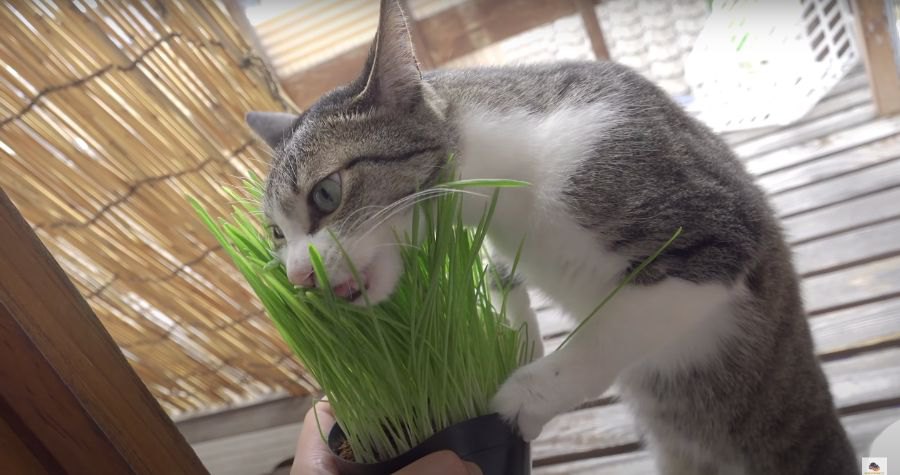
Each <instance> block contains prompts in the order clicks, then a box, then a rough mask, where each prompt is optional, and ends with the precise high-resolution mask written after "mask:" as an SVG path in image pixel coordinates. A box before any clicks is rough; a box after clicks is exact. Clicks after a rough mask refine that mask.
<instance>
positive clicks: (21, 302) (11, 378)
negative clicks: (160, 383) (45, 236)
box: [0, 190, 207, 475]
mask: <svg viewBox="0 0 900 475" xmlns="http://www.w3.org/2000/svg"><path fill="white" fill-rule="evenodd" d="M0 242H2V243H3V247H2V249H0V352H2V355H3V356H2V357H0V442H2V443H0V467H2V468H0V471H2V472H3V473H71V474H82V473H90V474H148V475H149V474H163V473H166V474H168V473H173V474H174V473H179V474H205V473H207V472H206V469H205V468H204V467H203V465H202V464H201V463H200V460H199V459H198V458H197V456H196V455H195V454H194V452H193V451H192V450H191V448H190V446H189V445H188V444H187V442H185V440H184V438H183V437H182V436H181V434H180V433H179V432H178V430H177V429H176V428H175V425H174V424H173V423H172V421H171V420H170V419H169V418H168V417H167V415H166V414H165V412H163V410H162V408H161V407H160V406H159V404H158V403H157V402H156V400H155V399H154V398H153V396H152V395H151V394H150V391H148V390H147V388H146V387H145V386H144V384H143V383H142V382H141V381H140V379H138V377H137V375H136V374H135V373H134V371H133V370H132V368H131V366H129V365H128V363H127V361H126V360H125V358H124V357H123V356H122V353H121V352H120V351H119V348H118V346H116V344H115V342H114V341H113V340H112V338H111V337H110V336H109V334H108V333H107V332H106V330H105V329H104V328H103V326H102V325H101V324H100V321H99V320H98V319H97V317H96V316H95V315H94V313H93V312H92V311H91V309H90V307H88V304H87V303H86V302H85V301H84V299H83V298H82V297H81V295H79V293H78V291H77V290H76V289H75V287H74V285H72V282H71V281H69V279H68V278H67V277H66V275H65V273H64V272H63V270H62V269H61V268H60V267H59V265H58V264H57V263H56V261H55V260H54V259H53V258H52V257H51V256H50V253H49V252H48V251H47V249H46V248H45V247H44V246H43V244H42V243H41V242H40V240H38V238H37V236H36V235H35V234H34V232H33V231H32V229H31V227H30V226H29V225H28V223H26V222H25V220H24V219H23V218H22V216H21V215H20V214H19V212H18V210H17V209H16V208H15V206H13V204H12V202H11V201H10V200H9V198H8V197H7V196H6V194H5V193H4V192H3V190H0ZM98 245H102V243H98Z"/></svg>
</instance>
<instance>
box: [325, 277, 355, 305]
mask: <svg viewBox="0 0 900 475" xmlns="http://www.w3.org/2000/svg"><path fill="white" fill-rule="evenodd" d="M332 291H333V292H334V295H337V296H338V297H341V298H343V299H347V300H350V301H353V300H356V299H357V298H359V297H360V295H362V292H361V291H360V290H359V284H358V283H357V282H356V279H353V278H350V279H348V280H347V281H345V282H344V283H341V284H338V285H336V286H335V287H333V288H332Z"/></svg>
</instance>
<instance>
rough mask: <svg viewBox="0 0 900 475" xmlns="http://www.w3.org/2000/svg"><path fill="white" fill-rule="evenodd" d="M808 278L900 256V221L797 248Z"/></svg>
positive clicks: (800, 267) (799, 268)
mask: <svg viewBox="0 0 900 475" xmlns="http://www.w3.org/2000/svg"><path fill="white" fill-rule="evenodd" d="M793 251H794V264H795V265H796V267H797V271H798V272H799V273H800V274H802V275H803V276H804V277H811V276H813V275H816V274H822V273H826V272H830V271H835V270H839V269H841V268H846V267H851V266H854V265H858V264H864V263H866V262H870V261H874V260H878V259H884V258H887V257H892V256H894V255H897V254H900V219H895V220H892V221H885V222H882V223H877V224H873V225H871V226H864V227H861V228H857V229H854V230H851V231H848V232H844V233H840V234H836V235H833V236H829V237H827V238H822V239H818V240H815V241H810V242H806V243H803V244H799V245H797V246H794V247H793Z"/></svg>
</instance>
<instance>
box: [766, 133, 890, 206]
mask: <svg viewBox="0 0 900 475" xmlns="http://www.w3.org/2000/svg"><path fill="white" fill-rule="evenodd" d="M897 157H900V135H894V136H891V137H888V138H886V139H882V140H879V141H877V142H874V143H871V144H869V145H864V146H862V147H859V148H855V149H852V150H848V151H846V152H843V153H839V154H835V155H832V156H829V157H825V158H821V159H819V160H814V161H812V162H808V163H807V164H804V165H801V166H797V167H794V168H789V169H787V170H782V171H780V172H776V173H771V174H768V175H765V176H762V177H760V178H759V179H757V183H758V184H759V185H760V186H761V187H762V188H763V190H765V191H766V193H768V194H770V195H776V194H779V193H784V192H787V191H791V190H795V189H797V188H800V187H803V186H806V185H812V184H814V183H817V182H819V181H822V180H827V179H829V178H835V177H838V176H841V175H844V174H847V173H853V172H855V171H858V170H862V169H865V168H868V167H870V166H875V165H877V164H879V163H882V162H884V161H887V160H892V159H896V158H897Z"/></svg>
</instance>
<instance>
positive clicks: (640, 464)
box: [532, 407, 900, 475]
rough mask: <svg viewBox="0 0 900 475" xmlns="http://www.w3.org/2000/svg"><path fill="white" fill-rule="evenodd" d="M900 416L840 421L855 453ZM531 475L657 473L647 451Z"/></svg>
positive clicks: (893, 412) (899, 412) (887, 412)
mask: <svg viewBox="0 0 900 475" xmlns="http://www.w3.org/2000/svg"><path fill="white" fill-rule="evenodd" d="M898 419H900V407H893V408H886V409H879V410H875V411H871V412H866V413H862V414H854V415H851V416H844V417H842V418H841V422H842V423H843V425H844V428H845V429H846V430H847V435H848V436H849V437H850V442H851V443H852V444H853V447H854V448H855V449H856V451H857V452H858V453H866V452H867V451H868V448H869V446H870V445H871V444H872V441H873V440H875V437H876V436H877V435H878V434H879V433H880V432H881V431H883V430H884V429H885V428H887V426H888V425H890V424H891V423H893V422H894V421H896V420H898ZM532 473H534V475H619V474H623V473H641V474H647V475H650V474H655V473H658V472H657V470H656V466H655V465H654V463H653V459H652V458H651V456H650V453H649V452H647V451H646V450H639V451H634V452H628V453H624V454H620V455H612V456H606V457H599V458H590V459H585V460H579V461H576V462H569V463H562V464H556V465H548V466H537V467H535V469H534V470H533V471H532Z"/></svg>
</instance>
